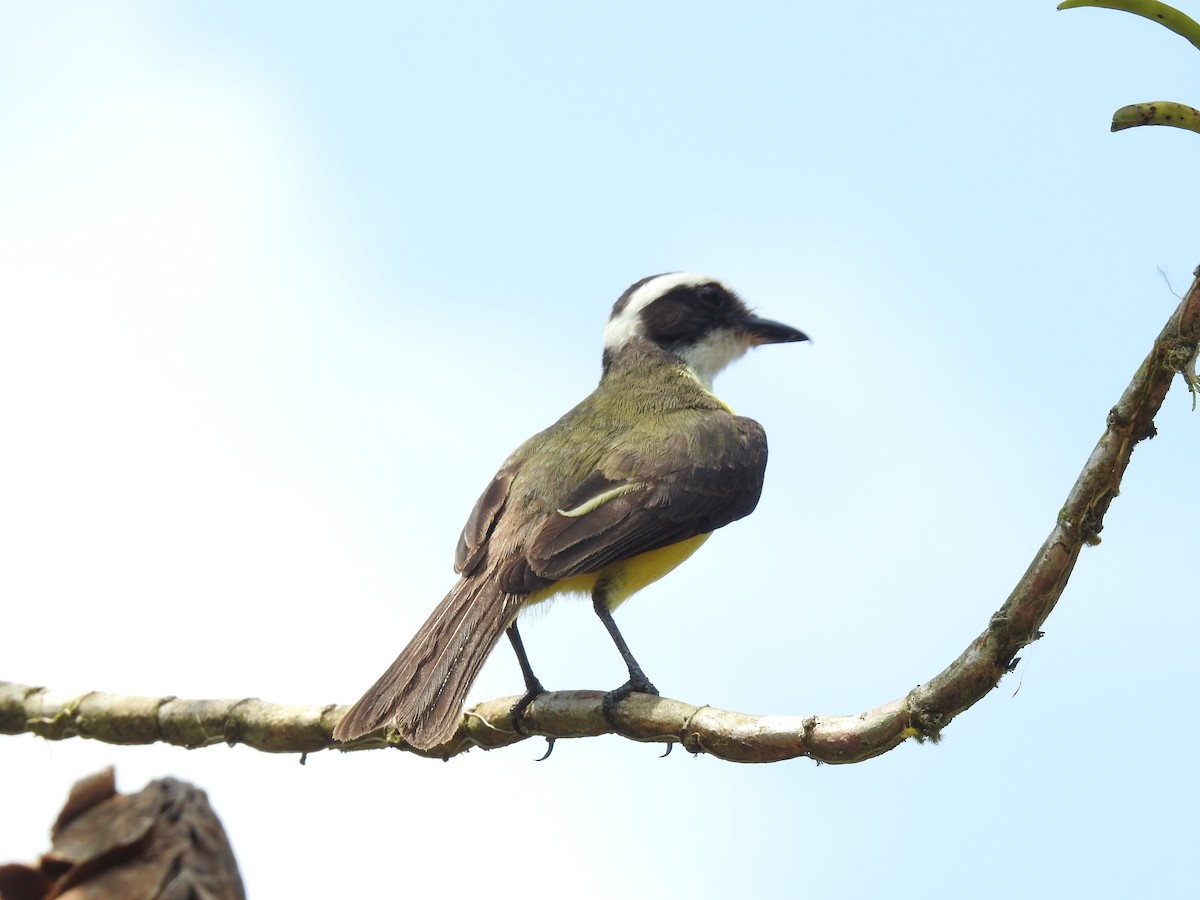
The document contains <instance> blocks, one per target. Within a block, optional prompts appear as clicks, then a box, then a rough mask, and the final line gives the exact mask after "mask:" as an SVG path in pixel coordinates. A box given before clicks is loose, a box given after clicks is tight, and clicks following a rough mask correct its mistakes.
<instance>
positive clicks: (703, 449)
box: [501, 412, 767, 593]
mask: <svg viewBox="0 0 1200 900" xmlns="http://www.w3.org/2000/svg"><path fill="white" fill-rule="evenodd" d="M766 465H767V438H766V435H765V434H764V433H763V430H762V426H760V425H759V424H758V423H757V422H755V421H753V420H752V419H745V418H740V417H734V416H729V415H728V414H726V413H723V412H721V413H715V412H714V414H713V415H712V416H710V417H708V418H706V419H705V420H704V421H703V422H701V423H700V424H699V425H698V426H697V427H696V428H695V429H694V430H691V431H689V433H688V434H687V435H684V434H676V435H672V436H671V437H669V438H668V439H667V440H666V441H664V442H662V443H659V444H658V445H657V446H655V447H654V448H653V450H652V451H648V452H646V453H644V454H631V453H630V452H629V451H628V450H621V451H616V452H614V453H612V454H610V455H609V456H608V457H606V458H605V459H603V460H601V462H600V465H599V466H597V468H596V471H594V472H593V473H592V474H591V475H590V476H589V477H588V478H586V479H585V480H584V481H583V482H582V483H581V484H580V485H579V487H578V488H577V489H576V490H575V491H574V492H573V493H572V495H571V497H570V498H569V499H568V500H567V502H566V503H564V504H563V506H562V507H561V508H560V510H559V511H558V512H557V513H555V514H552V515H550V516H549V517H547V518H546V520H545V521H544V522H543V523H542V524H541V525H540V526H539V527H538V528H537V530H536V531H535V532H534V534H533V536H532V537H531V539H530V540H529V542H528V543H527V544H526V546H525V553H524V555H523V558H520V559H517V560H514V561H513V562H512V563H511V564H510V565H509V566H508V567H507V568H506V569H505V570H504V571H503V572H502V573H501V587H502V589H503V590H505V591H510V592H512V593H521V592H525V591H531V590H536V589H537V588H539V587H541V586H543V585H545V584H547V583H550V582H554V581H558V580H560V579H563V578H568V577H570V576H572V575H579V574H582V573H586V572H595V571H598V570H599V569H602V568H604V567H605V566H607V565H609V564H611V563H614V562H618V561H620V560H623V559H629V558H630V557H633V556H637V555H638V554H641V553H648V552H650V551H651V550H657V549H659V548H661V547H666V546H669V545H670V544H674V543H677V542H679V541H683V540H687V539H688V538H691V537H695V536H696V535H700V534H707V533H708V532H710V531H713V530H715V529H717V528H720V527H721V526H723V525H728V524H729V523H730V522H733V521H736V520H737V519H740V518H742V517H743V516H747V515H749V514H750V513H751V512H753V510H754V507H755V506H757V505H758V498H759V495H760V494H761V492H762V483H763V474H764V472H765V470H766Z"/></svg>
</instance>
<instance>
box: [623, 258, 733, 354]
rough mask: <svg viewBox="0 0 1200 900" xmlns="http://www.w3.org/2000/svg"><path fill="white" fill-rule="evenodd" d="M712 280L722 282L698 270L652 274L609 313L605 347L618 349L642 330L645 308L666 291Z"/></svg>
mask: <svg viewBox="0 0 1200 900" xmlns="http://www.w3.org/2000/svg"><path fill="white" fill-rule="evenodd" d="M709 282H713V283H716V284H720V282H718V281H717V280H716V279H715V278H710V277H709V276H707V275H700V274H698V273H696V272H670V273H668V274H666V275H659V276H657V277H656V278H651V279H650V280H649V281H647V282H646V283H645V284H643V285H642V286H641V287H640V288H638V289H637V290H636V291H634V292H633V293H632V294H630V296H629V301H628V302H627V303H626V304H625V307H624V309H622V310H621V311H620V312H619V313H617V314H616V315H615V316H611V317H609V320H608V324H607V325H605V326H604V349H605V350H616V349H617V348H618V347H620V346H621V345H622V344H624V343H625V342H626V341H627V340H629V339H630V338H631V337H634V336H635V335H638V334H641V326H642V310H644V309H645V308H646V307H647V306H649V305H650V304H651V303H653V302H654V301H655V300H657V299H658V298H659V297H661V296H662V295H663V294H666V293H669V292H671V291H673V290H675V288H678V287H695V286H697V285H701V284H708V283H709ZM731 293H732V292H731Z"/></svg>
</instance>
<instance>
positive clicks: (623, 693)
mask: <svg viewBox="0 0 1200 900" xmlns="http://www.w3.org/2000/svg"><path fill="white" fill-rule="evenodd" d="M592 608H593V609H594V610H596V615H597V616H599V617H600V621H601V622H603V623H604V627H605V628H606V629H608V636H609V637H611V638H612V640H613V643H614V644H616V645H617V650H618V651H619V652H620V654H621V659H623V660H625V666H626V667H627V668H628V669H629V680H628V681H627V682H625V683H624V684H623V685H621V686H620V687H619V688H617V689H616V690H612V691H609V692H608V693H607V694H605V695H604V707H603V708H604V718H606V719H607V720H608V724H610V725H614V726H615V725H616V723H615V722H613V717H612V713H613V710H614V709H615V708H616V706H617V704H618V703H620V702H621V701H622V700H624V699H625V698H626V697H628V696H629V695H630V694H632V693H635V692H636V693H639V694H653V695H654V696H655V697H657V696H658V688H656V687H655V686H654V685H653V684H651V683H650V679H649V678H647V677H646V673H645V672H643V671H642V667H641V666H639V665H638V661H637V660H636V659H634V658H633V654H632V653H630V652H629V645H628V644H626V643H625V638H624V637H623V636H622V635H621V632H620V630H619V629H618V628H617V623H616V622H615V621H613V617H612V612H611V611H609V608H608V597H607V592H606V591H605V590H604V587H603V585H602V584H601V585H597V586H596V589H595V590H594V591H593V592H592Z"/></svg>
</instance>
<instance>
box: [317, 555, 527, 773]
mask: <svg viewBox="0 0 1200 900" xmlns="http://www.w3.org/2000/svg"><path fill="white" fill-rule="evenodd" d="M523 599H524V598H523V597H522V596H521V595H515V594H504V593H502V592H501V591H500V590H499V588H498V587H497V586H496V581H495V578H494V577H493V576H492V574H491V573H480V574H479V575H476V576H474V577H472V578H464V579H462V580H461V581H459V583H458V584H456V585H455V586H454V589H453V590H452V591H450V593H449V594H447V595H446V598H445V599H444V600H443V601H442V602H441V603H439V604H438V606H437V609H435V610H434V611H433V614H432V615H431V616H430V617H429V619H428V620H427V621H426V622H425V624H424V625H422V626H421V629H420V630H419V631H418V632H417V633H416V634H415V635H414V636H413V639H412V640H411V641H409V642H408V646H407V647H405V648H404V649H403V650H402V651H401V652H400V655H399V656H398V657H396V661H395V662H394V663H392V665H391V667H390V668H388V670H387V671H386V672H384V673H383V675H381V676H380V677H379V680H378V681H376V682H375V684H374V685H372V687H371V689H370V690H369V691H367V692H366V693H365V694H364V695H363V697H362V699H361V700H359V701H358V702H357V703H355V704H354V706H352V707H351V708H350V711H349V712H348V713H346V715H345V716H344V717H343V718H342V721H340V722H339V723H338V725H337V727H336V728H335V729H333V736H334V738H335V739H336V740H339V741H349V740H353V739H354V738H357V737H361V736H362V735H364V734H368V733H369V732H372V731H374V730H375V729H376V728H378V727H379V726H380V725H383V724H384V723H385V722H387V721H388V720H389V719H391V718H392V717H393V716H395V718H396V727H397V729H398V730H399V731H400V734H401V735H403V736H404V739H405V740H406V741H408V742H409V743H410V744H412V745H413V746H414V747H416V748H418V749H421V750H428V749H429V748H430V747H435V746H437V745H438V744H441V743H443V742H445V741H447V740H449V739H450V737H451V736H452V735H453V734H454V731H455V729H456V728H457V727H458V723H459V720H460V719H461V718H462V705H463V699H464V698H465V697H466V695H467V691H468V690H470V688H471V684H472V683H473V682H474V681H475V677H476V676H477V675H478V674H479V669H480V668H481V667H482V666H483V662H484V660H486V659H487V658H488V655H489V654H490V653H491V652H492V648H493V647H495V646H496V642H497V641H499V640H500V637H501V635H503V634H504V631H505V629H507V628H508V626H509V625H511V624H512V622H513V620H514V619H515V618H516V616H517V611H518V610H519V609H520V606H521V600H523Z"/></svg>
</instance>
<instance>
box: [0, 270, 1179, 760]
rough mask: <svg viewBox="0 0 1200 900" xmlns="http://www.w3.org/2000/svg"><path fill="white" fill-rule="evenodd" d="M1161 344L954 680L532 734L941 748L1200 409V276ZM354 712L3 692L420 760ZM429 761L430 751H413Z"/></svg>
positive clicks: (97, 724)
mask: <svg viewBox="0 0 1200 900" xmlns="http://www.w3.org/2000/svg"><path fill="white" fill-rule="evenodd" d="M1196 275H1197V279H1196V280H1195V281H1193V283H1192V286H1191V287H1190V288H1189V289H1188V292H1187V294H1186V295H1184V298H1183V300H1182V301H1181V302H1180V304H1179V307H1178V308H1177V309H1176V310H1175V312H1174V314H1173V315H1172V316H1171V318H1170V319H1169V320H1168V322H1167V324H1166V325H1165V326H1164V328H1163V330H1162V332H1161V333H1160V334H1159V336H1158V338H1157V339H1156V340H1155V342H1154V346H1153V347H1152V348H1151V350H1150V354H1149V355H1148V356H1147V357H1146V359H1145V361H1144V362H1143V363H1142V365H1141V366H1140V367H1139V368H1138V370H1137V372H1136V373H1135V374H1134V376H1133V380H1132V381H1130V383H1129V386H1128V387H1127V388H1126V389H1125V392H1124V393H1123V394H1122V395H1121V399H1120V400H1119V401H1118V402H1117V405H1116V406H1114V407H1113V408H1112V409H1111V410H1109V413H1108V416H1107V420H1106V424H1105V429H1104V433H1103V434H1102V435H1101V437H1100V441H1099V443H1097V444H1096V447H1095V449H1094V450H1093V451H1092V453H1091V456H1089V457H1088V460H1087V463H1086V464H1085V465H1084V467H1083V471H1082V472H1081V473H1080V475H1079V478H1078V479H1077V480H1076V482H1075V484H1074V486H1073V487H1072V488H1071V491H1070V493H1069V494H1068V495H1067V500H1066V502H1065V503H1064V504H1063V507H1062V509H1061V510H1060V511H1059V514H1058V521H1057V522H1056V523H1055V525H1054V529H1053V530H1052V531H1051V532H1050V535H1049V537H1047V538H1046V540H1045V542H1044V543H1043V544H1042V546H1041V547H1040V548H1039V550H1038V552H1037V554H1036V555H1035V556H1034V559H1033V562H1032V563H1031V564H1030V566H1029V568H1028V570H1027V571H1026V572H1025V574H1024V576H1022V578H1021V580H1020V581H1019V582H1018V583H1017V586H1016V587H1015V588H1014V589H1013V592H1012V593H1011V594H1010V595H1009V597H1008V599H1007V600H1006V601H1005V602H1004V605H1003V606H1001V607H1000V609H999V610H998V611H997V612H996V613H994V614H993V615H992V617H991V620H990V621H989V622H988V625H987V628H985V629H984V631H983V633H982V634H980V635H979V636H978V637H977V638H975V640H974V641H972V642H971V644H970V645H969V646H968V647H967V649H966V650H964V651H963V653H962V654H961V655H960V656H959V657H958V659H956V660H954V662H952V663H950V665H949V666H947V667H946V668H945V669H944V670H943V671H942V672H940V673H938V674H937V675H935V676H934V677H933V678H931V679H930V680H929V681H928V682H926V683H924V684H922V685H919V686H918V687H916V688H914V689H913V690H912V691H910V692H909V693H908V694H907V695H905V696H904V697H901V698H899V699H897V700H893V701H891V702H890V703H885V704H883V705H882V706H878V707H876V708H875V709H872V710H868V711H867V712H864V713H860V714H859V715H855V716H809V717H807V718H801V717H798V716H752V715H747V714H744V713H737V712H730V711H728V710H722V709H716V708H714V707H711V706H692V705H690V704H687V703H682V702H680V701H678V700H671V699H668V698H666V697H651V696H647V695H645V694H634V695H632V696H630V697H629V698H627V699H626V700H625V701H623V702H622V703H621V704H620V705H619V706H618V707H617V710H616V718H617V727H616V729H614V728H613V726H612V725H610V724H609V723H608V721H607V720H606V719H605V718H604V714H603V711H602V708H601V703H602V698H603V696H604V694H603V693H602V692H600V691H556V692H553V693H547V694H543V695H541V696H539V697H538V698H537V699H536V700H535V701H534V702H533V703H532V704H531V705H530V706H529V707H528V708H527V709H526V710H525V712H524V714H523V716H522V719H521V727H522V730H523V731H524V732H526V734H528V735H533V734H537V735H543V736H545V737H549V738H569V737H587V736H591V735H598V734H605V733H608V732H612V731H614V730H615V731H616V732H617V733H618V734H621V735H624V736H625V737H628V738H630V739H632V740H637V741H652V742H664V743H669V742H679V743H681V744H682V745H683V746H684V748H685V749H687V750H689V751H691V752H694V753H709V754H712V755H714V756H718V757H720V758H722V759H727V760H732V761H735V762H774V761H778V760H783V759H792V758H795V757H798V756H807V757H809V758H811V759H815V760H819V761H821V762H828V763H852V762H860V761H862V760H865V759H870V758H871V757H873V756H878V755H880V754H881V753H885V752H887V751H888V750H890V749H892V748H893V747H895V746H897V745H899V744H900V743H902V742H903V741H905V740H907V739H908V738H916V739H917V740H925V739H930V740H937V738H938V736H939V734H940V732H941V730H942V729H943V728H945V727H946V726H947V725H948V724H949V723H950V722H951V721H952V720H953V719H954V718H955V716H957V715H959V714H960V713H962V712H964V711H965V710H967V709H969V708H970V707H971V706H973V705H974V704H975V703H977V702H978V701H979V700H981V699H982V698H983V697H984V696H986V695H987V693H988V692H989V691H991V690H992V688H994V687H995V686H996V685H997V684H998V683H999V681H1000V679H1001V678H1003V677H1004V675H1005V674H1006V673H1007V672H1010V671H1012V669H1013V667H1014V666H1015V665H1016V664H1017V661H1018V660H1017V653H1019V652H1020V650H1021V648H1022V647H1024V646H1025V645H1026V644H1029V643H1031V642H1033V641H1035V640H1037V639H1038V638H1039V637H1040V636H1041V632H1040V631H1039V629H1040V628H1041V626H1042V623H1043V622H1045V620H1046V617H1047V616H1049V615H1050V612H1051V610H1053V609H1054V605H1055V603H1057V601H1058V598H1059V596H1060V595H1061V594H1062V590H1063V588H1064V587H1065V586H1066V583H1067V579H1068V578H1070V575H1071V571H1072V570H1073V569H1074V567H1075V562H1076V560H1077V559H1078V558H1079V553H1080V551H1081V550H1082V548H1083V546H1084V545H1085V544H1098V543H1100V537H1099V535H1100V532H1101V530H1102V529H1103V527H1104V516H1105V514H1106V513H1107V512H1108V507H1109V504H1110V503H1112V500H1113V498H1114V497H1116V495H1117V490H1118V488H1119V487H1120V484H1121V479H1122V477H1123V476H1124V474H1125V469H1126V467H1127V466H1128V465H1129V460H1130V456H1131V454H1132V453H1133V448H1134V447H1135V446H1136V445H1137V444H1138V443H1139V442H1141V441H1143V440H1145V439H1146V438H1149V437H1153V436H1154V434H1155V428H1154V416H1155V415H1156V414H1157V412H1158V410H1159V408H1160V407H1161V406H1162V403H1163V399H1164V398H1165V397H1166V394H1167V390H1168V389H1169V388H1170V386H1171V381H1172V379H1173V378H1174V376H1175V374H1176V373H1180V374H1182V375H1183V378H1184V381H1185V383H1186V384H1187V385H1188V389H1189V390H1190V391H1191V392H1192V394H1193V398H1194V397H1195V396H1196V394H1197V391H1198V390H1200V383H1198V381H1197V378H1196V358H1197V353H1198V347H1200V269H1198V270H1197V272H1196ZM518 699H519V698H517V697H503V698H500V699H496V700H489V701H486V702H484V703H480V704H478V705H477V706H475V707H473V708H472V709H470V710H468V711H467V712H466V713H465V714H464V716H463V720H462V722H461V724H460V725H459V728H458V731H457V733H456V734H455V735H454V737H453V738H452V739H451V740H450V741H448V742H447V743H446V744H444V745H442V746H441V747H437V748H435V749H434V750H432V751H429V752H428V753H424V754H422V755H426V756H431V757H436V758H448V757H450V756H455V755H457V754H459V753H462V752H465V751H467V750H469V749H471V748H472V747H482V748H484V749H491V748H495V747H502V746H506V745H508V744H513V743H516V742H517V741H520V740H523V739H524V736H523V735H520V734H517V733H516V732H515V731H514V730H513V728H512V724H511V715H512V711H513V708H514V707H515V705H516V703H517V700H518ZM344 712H345V707H340V706H321V707H295V706H277V705H274V704H270V703H264V702H263V701H261V700H254V699H249V700H180V699H177V698H174V697H161V698H146V697H125V696H120V695H116V694H105V693H99V692H93V693H88V694H84V695H83V696H80V697H70V698H68V697H58V696H55V695H54V694H52V693H51V692H49V691H47V690H45V689H43V688H34V687H27V686H23V685H19V684H10V683H7V682H0V733H3V734H20V733H23V732H30V733H32V734H36V735H40V736H41V737H44V738H47V739H49V740H62V739H65V738H69V737H89V738H93V739H95V740H101V741H107V742H108V743H113V744H150V743H155V742H157V741H163V742H165V743H169V744H176V745H178V746H181V747H188V748H195V747H205V746H209V745H211V744H218V743H224V744H245V745H247V746H250V747H254V748H255V749H258V750H263V751H267V752H271V753H301V754H306V753H311V752H313V751H316V750H323V749H328V748H334V747H336V748H338V749H341V750H362V749H370V748H376V747H384V746H391V747H397V748H400V749H407V750H410V751H412V748H411V747H408V746H407V745H406V744H404V742H403V741H401V740H400V739H399V738H398V737H397V736H396V735H395V733H394V732H391V733H387V732H385V731H383V730H380V731H379V732H376V733H375V734H373V735H369V736H367V737H364V738H361V739H359V740H357V741H353V742H350V743H347V744H338V743H335V742H334V741H333V740H332V738H331V737H330V732H331V731H332V729H333V726H334V725H335V724H336V723H337V722H338V720H339V719H340V718H341V716H342V714H343V713H344ZM412 752H419V751H412Z"/></svg>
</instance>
